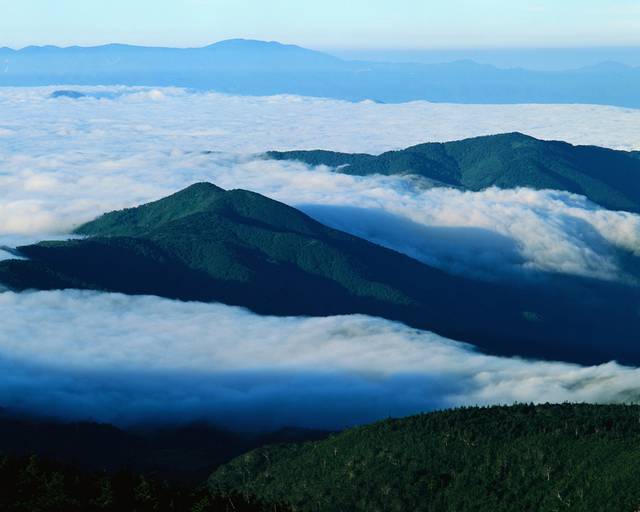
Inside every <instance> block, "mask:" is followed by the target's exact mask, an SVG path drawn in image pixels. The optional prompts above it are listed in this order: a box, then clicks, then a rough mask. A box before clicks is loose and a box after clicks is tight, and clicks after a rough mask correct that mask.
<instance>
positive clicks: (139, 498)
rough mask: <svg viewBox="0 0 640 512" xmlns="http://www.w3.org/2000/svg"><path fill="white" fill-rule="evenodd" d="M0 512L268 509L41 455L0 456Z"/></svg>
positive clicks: (195, 488)
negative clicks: (92, 468) (82, 467)
mask: <svg viewBox="0 0 640 512" xmlns="http://www.w3.org/2000/svg"><path fill="white" fill-rule="evenodd" d="M0 510H2V511H3V512H234V511H237V512H259V511H262V510H269V511H270V512H279V511H283V512H284V511H285V510H286V509H285V508H283V507H280V506H278V505H273V504H270V505H269V507H268V508H267V507H265V506H263V505H261V504H259V503H257V502H256V501H254V500H249V499H247V498H246V497H240V496H224V497H223V496H213V495H211V494H210V493H209V492H208V490H207V489H206V487H205V486H187V485H179V484H176V483H170V482H167V481H162V480H154V479H150V478H148V477H145V476H143V475H139V474H135V473H131V472H128V471H120V472H117V473H112V474H110V473H105V472H95V473H91V472H86V471H80V470H78V469H77V468H75V467H74V466H71V465H65V464H61V463H59V462H53V461H50V460H46V459H41V458H39V457H37V456H35V455H34V456H30V457H15V456H7V455H2V454H0Z"/></svg>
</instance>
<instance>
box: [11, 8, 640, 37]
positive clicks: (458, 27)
mask: <svg viewBox="0 0 640 512" xmlns="http://www.w3.org/2000/svg"><path fill="white" fill-rule="evenodd" d="M233 37H245V38H255V39H267V40H278V41H282V42H287V43H296V44H300V45H303V46H308V47H313V48H319V49H331V48H356V49H357V48H456V47H462V48H469V47H504V46H509V47H514V46H515V47H518V46H528V47H544V46H609V45H611V46H629V45H639V44H640V0H0V46H11V47H14V48H16V47H22V46H26V45H29V44H56V45H72V44H80V45H93V44H101V43H107V42H124V43H132V44H149V45H168V46H201V45H205V44H209V43H211V42H215V41H218V40H221V39H227V38H233Z"/></svg>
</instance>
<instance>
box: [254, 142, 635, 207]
mask: <svg viewBox="0 0 640 512" xmlns="http://www.w3.org/2000/svg"><path fill="white" fill-rule="evenodd" d="M266 156H267V158H271V159H275V160H298V161H302V162H305V163H307V164H309V165H327V166H330V167H333V168H336V170H338V171H339V172H342V173H346V174H353V175H358V176H365V175H370V174H387V175H388V174H417V175H419V176H422V177H424V178H428V179H430V180H433V181H434V182H436V183H438V184H442V185H445V186H453V187H459V188H462V189H464V190H473V191H478V190H482V189H484V188H487V187H491V186H496V187H500V188H515V187H529V188H533V189H538V190H539V189H556V190H566V191H567V192H572V193H575V194H580V195H584V196H586V197H588V198H589V199H591V200H592V201H593V202H595V203H598V204H600V205H601V206H604V207H605V208H609V209H613V210H627V211H632V212H640V157H639V156H638V153H637V152H626V151H615V150H612V149H606V148H600V147H597V146H573V145H571V144H568V143H565V142H558V141H543V140H538V139H535V138H533V137H530V136H527V135H524V134H521V133H506V134H501V135H490V136H484V137H475V138H472V139H465V140H460V141H454V142H445V143H427V144H419V145H417V146H412V147H409V148H407V149H403V150H399V151H389V152H386V153H382V154H381V155H379V156H374V155H366V154H345V153H335V152H331V151H288V152H276V151H273V152H269V153H267V154H266Z"/></svg>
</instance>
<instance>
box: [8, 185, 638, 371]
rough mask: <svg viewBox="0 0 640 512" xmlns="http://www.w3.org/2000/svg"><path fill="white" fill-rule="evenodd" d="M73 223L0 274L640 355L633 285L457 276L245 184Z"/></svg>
mask: <svg viewBox="0 0 640 512" xmlns="http://www.w3.org/2000/svg"><path fill="white" fill-rule="evenodd" d="M77 233H78V234H82V235H85V236H86V237H87V238H84V239H79V240H69V241H62V242H42V243H39V244H35V245H30V246H25V247H19V248H18V251H19V253H20V254H22V255H23V256H25V257H26V258H28V259H23V260H19V259H16V260H5V261H0V283H2V284H4V285H6V286H8V287H9V288H12V289H15V290H26V289H40V290H50V289H63V288H81V289H93V290H103V291H113V292H121V293H129V294H150V295H159V296H163V297H168V298H172V299H180V300H198V301H205V302H213V301H215V302H223V303H226V304H230V305H240V306H245V307H248V308H250V309H252V310H253V311H254V312H256V313H260V314H272V315H313V316H327V315H336V314H352V313H364V314H368V315H373V316H379V317H383V318H387V319H390V320H397V321H402V322H405V323H406V324H408V325H410V326H412V327H416V328H419V329H425V330H430V331H434V332H436V333H438V334H441V335H443V336H445V337H448V338H452V339H456V340H461V341H465V342H469V343H472V344H474V345H476V346H477V347H479V348H480V349H482V350H484V351H485V352H488V353H492V354H500V355H520V356H526V357H537V358H545V359H553V360H564V361H571V362H577V363H583V364H594V363H603V362H608V361H611V360H613V359H615V360H617V361H619V362H621V363H625V364H640V347H639V346H638V345H637V343H636V341H637V336H636V333H637V332H638V331H639V330H640V316H639V315H638V313H637V312H638V307H640V288H638V287H634V286H626V285H624V284H619V283H613V282H605V281H600V280H596V279H588V278H579V277H571V276H562V275H555V274H542V273H541V274H540V275H537V277H536V279H532V280H524V281H515V282H483V281H477V280H474V279H471V278H466V277H460V276H455V275H451V274H447V273H446V272H443V271H441V270H438V269H436V268H433V267H430V266H428V265H426V264H423V263H421V262H419V261H417V260H415V259H412V258H410V257H408V256H406V255H403V254H400V253H398V252H396V251H393V250H390V249H386V248H384V247H381V246H379V245H376V244H373V243H371V242H368V241H366V240H363V239H361V238H358V237H355V236H351V235H348V234H346V233H343V232H340V231H337V230H334V229H331V228H328V227H327V226H324V225H323V224H321V223H319V222H317V221H315V220H313V219H311V218H310V217H308V216H307V215H305V214H303V213H302V212H300V211H298V210H296V209H295V208H291V207H289V206H287V205H284V204H282V203H279V202H277V201H273V200H271V199H269V198H267V197H264V196H262V195H260V194H256V193H253V192H249V191H245V190H230V191H225V190H223V189H221V188H219V187H216V186H215V185H213V184H211V183H198V184H195V185H192V186H190V187H188V188H186V189H184V190H182V191H180V192H177V193H176V194H173V195H171V196H169V197H166V198H164V199H161V200H159V201H156V202H153V203H148V204H146V205H143V206H140V207H137V208H130V209H126V210H122V211H117V212H111V213H108V214H105V215H103V216H102V217H100V218H98V219H96V220H95V221H93V222H90V223H88V224H86V225H84V226H81V227H80V228H79V229H78V231H77Z"/></svg>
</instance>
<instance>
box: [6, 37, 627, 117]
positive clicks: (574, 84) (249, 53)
mask: <svg viewBox="0 0 640 512" xmlns="http://www.w3.org/2000/svg"><path fill="white" fill-rule="evenodd" d="M59 84H67V85H69V84H73V85H147V86H179V87H188V88H194V89H201V90H202V89H204V90H217V91H220V92H227V93H234V94H248V95H270V94H299V95H308V96H322V97H329V98H338V99H344V100H349V101H361V100H367V99H370V100H374V101H382V102H404V101H412V100H428V101H435V102H456V103H596V104H607V105H619V106H625V107H632V108H640V97H639V96H638V94H637V90H638V89H639V88H640V68H638V67H629V66H624V65H621V64H611V63H603V64H600V65H596V66H590V67H585V68H582V69H576V70H568V71H528V70H524V69H499V68H496V67H492V66H489V65H482V64H477V63H475V62H472V61H456V62H451V63H445V64H410V63H404V64H401V63H384V62H362V61H347V60H341V59H339V58H337V57H333V56H331V55H328V54H325V53H321V52H317V51H312V50H308V49H305V48H301V47H299V46H294V45H284V44H280V43H277V42H265V41H251V40H243V39H233V40H228V41H221V42H219V43H215V44H212V45H210V46H206V47H203V48H155V47H139V46H129V45H121V44H110V45H105V46H97V47H78V46H72V47H68V48H59V47H55V46H43V47H36V46H30V47H27V48H23V49H20V50H13V49H10V48H0V86H37V85H59Z"/></svg>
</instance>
